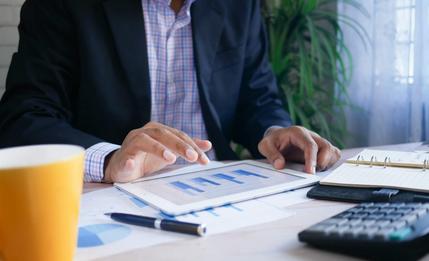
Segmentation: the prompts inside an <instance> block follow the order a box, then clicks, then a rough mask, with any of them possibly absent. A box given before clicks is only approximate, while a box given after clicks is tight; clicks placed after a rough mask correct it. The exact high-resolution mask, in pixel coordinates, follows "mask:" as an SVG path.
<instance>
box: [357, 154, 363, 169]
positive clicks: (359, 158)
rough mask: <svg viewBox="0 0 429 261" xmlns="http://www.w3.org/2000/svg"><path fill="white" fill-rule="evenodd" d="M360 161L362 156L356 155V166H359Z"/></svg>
mask: <svg viewBox="0 0 429 261" xmlns="http://www.w3.org/2000/svg"><path fill="white" fill-rule="evenodd" d="M361 160H362V161H363V156H361V155H358V156H357V158H356V166H359V162H360V161H361Z"/></svg>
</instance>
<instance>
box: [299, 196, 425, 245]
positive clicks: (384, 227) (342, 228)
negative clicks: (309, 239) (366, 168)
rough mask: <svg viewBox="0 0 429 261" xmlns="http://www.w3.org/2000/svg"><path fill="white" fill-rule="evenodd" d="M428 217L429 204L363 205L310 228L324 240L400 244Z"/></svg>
mask: <svg viewBox="0 0 429 261" xmlns="http://www.w3.org/2000/svg"><path fill="white" fill-rule="evenodd" d="M427 215H429V204H422V203H362V204H360V205H358V206H356V207H354V208H351V209H349V210H347V211H344V212H342V213H340V214H338V215H336V216H334V217H332V218H329V219H326V220H324V221H322V222H320V223H318V224H316V225H314V226H312V227H310V228H308V229H306V232H307V233H312V234H319V235H320V236H324V237H335V238H338V237H340V238H349V239H363V240H368V239H372V240H381V241H401V240H404V239H407V238H408V237H409V236H410V235H412V233H413V231H414V229H415V227H414V225H415V224H416V223H417V222H418V221H419V220H420V219H422V218H423V217H426V216H427Z"/></svg>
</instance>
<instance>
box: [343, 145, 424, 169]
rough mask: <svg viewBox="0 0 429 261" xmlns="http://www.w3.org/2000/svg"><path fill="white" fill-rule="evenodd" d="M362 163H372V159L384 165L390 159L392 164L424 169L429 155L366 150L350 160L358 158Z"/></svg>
mask: <svg viewBox="0 0 429 261" xmlns="http://www.w3.org/2000/svg"><path fill="white" fill-rule="evenodd" d="M359 156H360V158H359V161H360V162H370V161H371V158H373V156H374V158H373V160H374V161H376V162H379V163H383V164H384V162H385V159H386V158H388V159H389V160H390V162H391V163H403V164H411V165H420V166H421V167H423V163H424V161H425V160H428V161H429V153H425V152H404V151H389V150H369V149H365V150H363V151H361V152H360V153H359V154H358V155H356V156H354V157H353V158H350V159H349V160H352V161H357V160H358V157H359Z"/></svg>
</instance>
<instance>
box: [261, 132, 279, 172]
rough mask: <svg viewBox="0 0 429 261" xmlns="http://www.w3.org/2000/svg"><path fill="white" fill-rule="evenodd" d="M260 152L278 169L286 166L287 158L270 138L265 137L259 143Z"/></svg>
mask: <svg viewBox="0 0 429 261" xmlns="http://www.w3.org/2000/svg"><path fill="white" fill-rule="evenodd" d="M258 149H259V152H260V153H261V154H262V155H263V156H264V157H266V158H267V159H268V161H269V162H270V163H271V164H272V165H273V166H274V168H276V169H283V168H284V167H285V164H286V163H285V159H284V157H283V155H282V154H281V152H280V151H279V150H278V149H277V148H276V146H275V145H274V142H273V141H272V140H271V139H270V138H265V139H263V140H262V141H261V142H260V143H259V145H258Z"/></svg>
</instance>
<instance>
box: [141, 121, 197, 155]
mask: <svg viewBox="0 0 429 261" xmlns="http://www.w3.org/2000/svg"><path fill="white" fill-rule="evenodd" d="M144 132H145V133H147V134H148V135H149V136H151V137H152V138H154V139H155V140H157V141H158V142H160V143H161V144H163V145H164V146H165V147H167V148H169V149H170V150H171V151H172V152H173V153H175V154H177V155H179V156H181V157H182V158H184V159H185V160H187V161H189V162H195V161H197V160H198V153H197V152H196V151H195V149H194V148H193V147H192V145H191V144H189V143H186V142H185V141H183V140H182V139H181V138H179V137H178V136H177V135H176V134H174V133H172V132H171V131H170V130H169V129H167V128H163V129H161V128H156V129H145V130H144Z"/></svg>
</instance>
